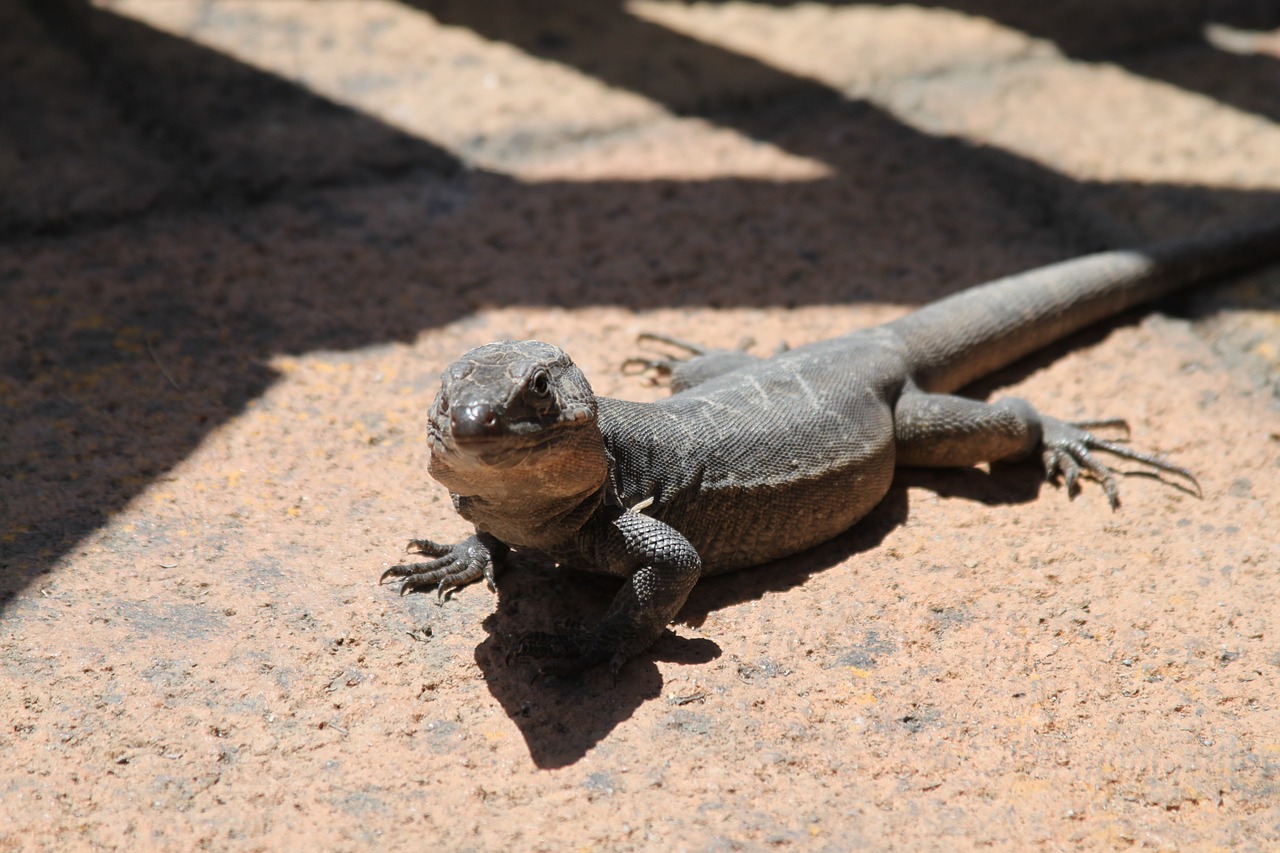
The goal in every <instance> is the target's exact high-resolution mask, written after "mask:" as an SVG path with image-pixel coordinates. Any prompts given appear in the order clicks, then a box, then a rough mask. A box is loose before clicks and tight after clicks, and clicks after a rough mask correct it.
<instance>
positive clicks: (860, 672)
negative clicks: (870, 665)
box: [847, 666, 871, 678]
mask: <svg viewBox="0 0 1280 853" xmlns="http://www.w3.org/2000/svg"><path fill="white" fill-rule="evenodd" d="M847 671H848V673H849V674H850V675H852V676H853V677H854V678H870V677H871V670H869V669H862V668H860V667H856V666H851V667H847Z"/></svg>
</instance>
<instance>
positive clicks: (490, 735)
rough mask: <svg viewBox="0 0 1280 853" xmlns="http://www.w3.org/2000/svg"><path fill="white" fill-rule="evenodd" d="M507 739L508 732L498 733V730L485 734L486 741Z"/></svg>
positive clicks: (491, 730)
mask: <svg viewBox="0 0 1280 853" xmlns="http://www.w3.org/2000/svg"><path fill="white" fill-rule="evenodd" d="M506 737H507V733H506V732H503V731H498V730H497V729H490V730H489V731H487V732H485V733H484V738H485V740H489V741H496V740H504V739H506Z"/></svg>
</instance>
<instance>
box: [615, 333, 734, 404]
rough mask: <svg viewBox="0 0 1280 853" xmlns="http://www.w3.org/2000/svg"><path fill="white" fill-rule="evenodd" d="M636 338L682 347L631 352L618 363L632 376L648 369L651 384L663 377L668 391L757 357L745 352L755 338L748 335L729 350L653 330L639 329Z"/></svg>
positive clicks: (713, 375) (707, 377)
mask: <svg viewBox="0 0 1280 853" xmlns="http://www.w3.org/2000/svg"><path fill="white" fill-rule="evenodd" d="M638 339H639V340H641V341H652V342H655V343H660V344H666V345H667V346H669V347H673V348H675V349H677V350H683V351H684V354H683V355H667V356H662V357H657V358H648V357H645V356H633V357H631V358H628V359H627V360H626V361H624V362H623V363H622V372H623V373H625V374H628V375H632V376H634V375H637V374H642V373H647V372H650V371H652V372H653V374H654V377H653V378H652V380H651V381H652V382H653V383H654V384H656V383H657V382H658V381H660V380H661V379H663V378H666V379H668V380H669V383H670V386H671V390H672V392H678V391H683V390H685V389H688V388H692V387H693V386H695V385H699V384H701V383H703V382H706V381H707V380H708V379H714V378H715V377H717V376H720V375H721V374H724V373H728V372H730V371H732V370H737V369H738V368H739V367H743V366H745V365H748V364H753V363H755V362H757V361H759V358H758V357H757V356H754V355H751V354H750V353H749V352H747V350H748V349H750V348H751V347H752V346H753V345H754V344H755V341H753V340H752V339H750V338H746V339H744V340H743V341H742V343H741V344H739V345H738V348H737V349H731V350H730V349H710V348H708V347H703V346H698V345H697V344H691V343H689V342H688V341H683V340H681V339H679V338H673V337H669V336H667V335H659V334H655V333H653V332H643V333H641V334H640V335H639V336H638Z"/></svg>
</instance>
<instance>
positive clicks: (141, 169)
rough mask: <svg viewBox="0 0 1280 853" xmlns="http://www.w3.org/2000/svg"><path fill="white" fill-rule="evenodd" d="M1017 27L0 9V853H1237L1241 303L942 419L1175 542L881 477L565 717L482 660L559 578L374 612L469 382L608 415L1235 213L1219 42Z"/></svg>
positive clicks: (1276, 595) (1253, 445)
mask: <svg viewBox="0 0 1280 853" xmlns="http://www.w3.org/2000/svg"><path fill="white" fill-rule="evenodd" d="M1048 5H1050V6H1053V7H1054V8H1053V10H1051V11H1043V12H1037V11H1034V9H1035V8H1036V6H1035V4H1025V3H1017V2H1001V0H955V2H950V3H936V4H929V5H922V6H904V5H897V4H887V3H884V4H881V3H867V4H856V5H823V4H813V3H804V4H794V5H792V4H752V3H736V2H735V3H714V4H712V3H705V4H683V3H674V2H658V0H633V2H630V3H625V4H623V3H611V2H607V0H606V2H601V0H564V2H554V3H539V4H528V3H517V2H506V1H505V0H504V2H498V3H484V4H481V3H467V2H444V0H399V1H397V0H328V2H324V3H315V2H306V1H305V0H272V2H270V3H264V2H252V0H99V2H97V3H96V5H94V6H89V5H86V4H84V3H83V2H82V0H28V2H27V3H25V4H22V3H11V4H3V5H0V56H2V57H3V60H0V62H2V65H0V80H2V81H3V82H0V112H3V114H4V115H5V119H4V121H3V122H0V186H3V188H4V189H3V192H0V282H2V283H3V288H4V293H5V300H4V304H5V311H4V319H3V327H2V329H3V330H2V331H0V436H3V440H2V441H0V472H3V476H2V477H0V499H2V501H0V507H2V508H3V518H2V519H0V520H2V522H3V530H2V531H0V555H2V559H0V595H2V596H3V598H2V599H0V608H2V611H0V703H2V704H3V706H4V707H5V708H7V709H8V710H7V712H6V720H5V725H4V727H3V728H2V729H0V757H2V758H3V766H4V768H5V769H4V770H3V771H0V849H2V850H10V849H13V850H17V849H48V850H55V849H56V850H66V849H76V848H82V847H85V848H88V847H92V848H99V849H127V850H140V849H172V850H181V849H196V848H200V849H215V850H282V849H303V848H306V849H322V850H364V849H378V850H401V849H404V850H418V849H424V848H427V847H430V848H432V849H449V850H466V849H474V850H492V849H500V848H505V849H533V850H564V849H578V850H596V849H598V850H632V849H634V850H644V849H684V850H721V849H748V850H750V849H762V848H773V849H777V848H791V849H816V850H848V849H853V848H865V849H946V850H955V849H971V848H976V847H986V848H995V849H1007V850H1026V849H1076V848H1085V849H1110V848H1115V849H1123V848H1128V847H1134V848H1142V849H1169V850H1174V849H1234V850H1250V849H1256V850H1267V849H1275V848H1276V847H1277V846H1280V806H1278V805H1277V804H1278V803H1280V698H1278V697H1280V545H1278V544H1277V534H1276V524H1277V522H1276V519H1278V518H1280V402H1278V399H1280V397H1278V395H1280V390H1278V386H1277V380H1276V376H1277V374H1278V373H1280V321H1277V313H1276V312H1277V309H1278V308H1280V295H1278V294H1280V269H1272V270H1270V271H1264V272H1259V273H1255V274H1252V275H1249V276H1246V277H1244V278H1242V279H1240V280H1238V281H1235V282H1231V283H1227V284H1224V285H1223V286H1220V287H1216V288H1214V289H1212V290H1207V291H1205V292H1203V293H1198V294H1195V295H1194V296H1191V297H1187V298H1184V299H1179V300H1176V301H1172V302H1170V303H1168V304H1165V305H1161V306H1157V307H1156V308H1155V309H1153V310H1152V311H1151V312H1144V313H1142V314H1137V315H1134V316H1132V317H1128V318H1123V319H1122V320H1121V321H1119V322H1117V323H1115V324H1112V325H1110V326H1108V327H1106V328H1103V329H1098V330H1093V331H1091V332H1089V333H1087V334H1085V335H1082V336H1079V337H1077V338H1075V339H1073V340H1071V341H1069V342H1066V343H1064V344H1063V345H1062V346H1061V347H1058V348H1056V349H1055V350H1054V351H1053V352H1050V353H1046V354H1044V355H1042V356H1040V357H1037V358H1036V359H1034V360H1032V361H1031V362H1029V363H1025V364H1022V365H1019V366H1017V367H1016V368H1014V369H1011V370H1009V371H1006V372H1005V373H1003V374H1002V375H1000V376H997V377H993V378H992V379H991V380H989V381H988V382H985V383H983V385H982V387H980V388H977V389H974V393H977V394H981V395H988V396H999V395H1003V394H1017V395H1019V396H1024V397H1027V398H1029V399H1031V400H1033V401H1034V402H1035V403H1036V405H1037V406H1039V407H1040V408H1042V409H1043V410H1045V411H1047V412H1050V413H1054V414H1060V415H1066V416H1071V417H1075V416H1080V417H1092V416H1124V417H1126V418H1129V419H1130V421H1131V423H1132V426H1133V434H1134V439H1135V441H1136V442H1138V443H1140V444H1142V445H1145V446H1150V447H1154V448H1156V449H1158V450H1160V451H1162V452H1165V453H1167V454H1169V455H1170V456H1171V457H1173V458H1174V459H1176V460H1177V461H1178V462H1179V463H1181V464H1184V465H1187V466H1188V467H1190V468H1191V469H1193V470H1195V471H1196V472H1197V473H1198V474H1199V476H1200V478H1201V482H1202V483H1203V485H1204V498H1203V499H1202V500H1201V499H1196V498H1195V497H1194V496H1191V495H1188V494H1186V493H1184V492H1182V491H1179V490H1178V489H1176V488H1173V487H1171V486H1169V485H1167V484H1162V483H1160V482H1158V481H1155V480H1152V479H1149V478H1141V477H1130V478H1126V479H1125V480H1124V482H1123V483H1122V490H1123V491H1122V495H1123V500H1124V505H1123V507H1122V508H1121V510H1120V511H1119V512H1116V513H1114V514H1113V513H1111V512H1110V511H1109V510H1108V508H1107V504H1106V501H1105V500H1104V498H1103V496H1102V494H1101V492H1100V490H1099V489H1098V488H1097V487H1095V486H1091V484H1086V486H1085V489H1084V494H1082V495H1081V496H1080V497H1079V499H1077V500H1075V501H1068V500H1067V499H1066V497H1065V496H1064V495H1063V494H1061V493H1060V490H1057V489H1054V488H1053V487H1051V486H1046V485H1043V484H1041V483H1040V482H1039V480H1038V476H1037V474H1036V472H1035V471H1034V470H1032V469H1031V468H1024V467H1005V466H998V467H997V468H996V469H995V470H994V471H991V472H987V471H977V470H975V471H965V472H952V473H934V472H917V473H912V474H910V475H908V476H903V477H901V478H900V482H899V484H898V485H897V486H896V487H895V489H894V491H893V492H892V493H891V495H890V498H889V499H888V500H887V501H886V502H885V503H884V504H883V505H882V506H881V507H880V508H879V509H878V510H877V511H876V512H875V513H874V514H873V516H872V517H870V518H869V519H867V521H866V522H865V523H864V524H862V525H861V526H860V527H858V528H857V529H855V530H854V531H852V532H851V533H849V534H848V535H847V536H845V537H844V538H842V539H840V540H837V541H836V542H833V543H830V544H829V545H827V546H825V547H822V548H820V549H818V550H816V551H815V552H813V553H810V554H806V555H803V556H800V557H798V558H795V559H791V560H786V561H783V562H780V563H777V564H773V565H770V566H766V567H762V568H759V569H755V570H751V571H747V572H742V573H739V574H737V575H730V576H726V577H723V578H718V579H715V580H713V581H709V582H707V583H705V584H703V585H702V586H700V587H699V589H698V590H696V591H695V593H694V596H693V599H692V600H691V603H690V604H689V606H688V607H687V608H686V611H685V613H684V614H683V615H682V618H681V621H680V622H679V623H677V624H676V625H675V626H673V628H672V631H671V634H670V635H669V636H668V637H666V638H664V639H663V640H661V641H660V642H659V643H658V645H657V646H656V647H655V649H654V650H653V653H652V654H651V655H650V656H647V657H642V658H640V659H637V660H635V661H633V662H632V663H630V664H629V665H628V666H627V667H626V669H625V670H624V671H623V673H622V677H621V679H620V680H619V682H618V683H617V684H614V683H612V681H611V680H610V679H609V677H608V675H607V673H604V672H595V673H591V674H589V675H587V676H586V677H585V678H583V679H581V680H579V681H573V682H555V681H538V682H534V683H530V676H531V674H532V670H531V669H529V668H528V667H527V666H525V665H522V664H519V663H517V664H512V665H508V664H507V663H506V662H505V660H504V658H505V647H504V638H505V637H506V636H507V635H508V634H510V633H513V632H517V631H520V630H524V629H537V628H546V627H550V626H551V625H553V624H554V622H555V621H556V620H557V619H560V618H563V617H567V616H573V615H575V614H588V615H589V614H592V613H597V612H599V611H600V610H601V609H602V608H603V605H604V603H605V602H607V601H608V599H609V597H610V595H611V591H612V586H611V583H610V581H608V580H607V579H601V578H595V577H583V576H577V575H566V574H564V573H559V572H557V571H555V570H554V569H553V568H551V567H548V566H544V565H539V564H537V563H535V562H532V561H524V562H522V563H520V564H518V565H517V566H515V567H513V568H512V569H511V570H510V571H509V572H507V573H506V574H504V575H503V576H502V577H501V578H500V584H499V588H500V589H499V594H498V595H497V597H496V599H495V597H494V596H493V595H492V594H490V593H489V592H488V591H487V590H485V589H483V587H481V586H473V587H469V588H467V589H464V590H462V591H460V592H458V593H457V594H456V595H455V596H454V597H453V598H452V599H451V600H449V601H447V602H446V603H445V604H444V605H443V606H439V607H438V606H436V604H435V602H434V599H433V598H432V597H431V596H426V595H416V596H408V597H405V598H399V597H397V596H396V594H395V591H394V589H393V588H391V587H382V588H380V587H378V586H377V585H376V579H377V577H378V575H379V574H380V573H381V571H382V570H383V568H385V567H386V566H387V565H390V564H391V563H393V562H395V561H397V560H399V559H400V550H401V548H402V547H403V544H404V541H405V540H406V539H408V538H409V537H410V536H413V535H431V536H433V537H435V538H449V537H457V536H460V535H462V534H463V533H464V532H466V529H465V526H464V524H463V522H461V520H460V519H458V518H457V517H456V516H455V515H454V513H453V512H452V509H451V506H450V503H449V500H448V496H447V494H446V493H445V492H444V491H443V489H442V488H441V487H439V486H438V485H437V484H436V483H434V482H433V481H431V480H430V479H429V478H428V477H427V476H426V473H425V472H426V465H427V457H428V453H427V446H426V443H425V438H424V435H423V431H422V424H423V417H424V413H425V409H426V407H427V405H428V404H429V402H430V398H431V396H432V394H433V393H434V388H435V384H436V377H437V375H438V373H439V371H440V370H441V368H442V367H443V366H444V365H446V364H447V363H448V362H449V361H450V360H452V359H453V358H454V357H456V356H457V355H458V354H459V353H461V352H462V351H463V350H465V349H467V348H469V347H471V346H474V345H477V344H480V343H483V342H486V341H490V340H494V339H499V338H505V337H522V338H523V337H536V338H543V339H547V340H551V341H554V342H555V343H557V344H560V345H562V346H564V347H565V348H566V349H567V350H568V351H569V352H571V353H572V354H573V355H574V357H575V359H576V360H577V361H578V362H579V363H580V364H581V365H582V366H583V368H584V369H585V371H586V372H587V375H588V376H589V377H591V378H592V380H593V382H594V383H595V385H596V390H597V392H598V393H601V394H606V395H612V396H625V397H630V398H635V399H645V398H651V397H653V396H656V395H658V394H661V393H662V391H661V389H658V388H652V387H648V386H646V385H645V384H643V383H642V382H640V381H638V380H637V379H636V378H635V377H630V376H624V375H622V374H621V373H620V371H619V365H620V362H621V361H622V359H623V358H624V357H625V356H626V355H629V354H631V353H632V351H633V347H634V343H633V342H634V340H635V336H636V334H637V333H638V332H640V331H644V330H654V331H661V332H666V333H668V334H671V335H676V336H681V337H686V338H692V339H696V340H700V341H703V342H706V343H709V344H715V345H730V346H731V345H734V344H736V343H737V342H738V341H739V340H740V339H741V338H743V337H746V336H750V337H752V338H754V339H755V340H756V341H757V346H758V347H759V348H761V349H765V350H767V349H772V348H773V347H775V346H776V345H778V344H779V343H781V342H791V343H799V342H804V341H808V340H813V339H816V338H820V337H825V336H829V335H832V334H836V333H839V332H841V331H844V330H847V329H851V328H855V327H859V326H865V325H869V324H873V323H877V322H881V321H884V320H886V319H889V318H892V317H895V316H898V315H899V314H901V313H902V312H904V311H907V310H910V309H911V308H912V307H914V306H916V305H919V304H921V303H923V302H926V301H929V300H931V299H935V298H937V297H939V296H942V295H945V294H947V293H950V292H953V291H954V290H957V289H959V288H962V287H964V286H967V285H969V284H974V283H977V282H980V281H983V280H986V279H989V278H992V277H995V276H998V275H1001V274H1004V273H1009V272H1013V271H1017V270H1021V269H1025V268H1027V267H1031V266H1034V265H1038V264H1041V263H1045V262H1048V261H1052V260H1056V259H1059V258H1063V257H1067V256H1071V255H1075V254H1079V253H1082V252H1085V251H1089V250H1092V249H1094V248H1098V247H1101V246H1109V245H1116V244H1126V243H1130V242H1133V241H1137V240H1141V239H1145V238H1147V237H1153V236H1164V235H1173V234H1178V233H1186V232H1190V231H1194V230H1196V229H1199V228H1206V227H1210V226H1212V225H1214V224H1217V223H1226V222H1232V221H1237V220H1239V219H1242V218H1244V217H1248V216H1253V215H1260V214H1263V213H1265V212H1267V211H1270V212H1272V214H1274V211H1275V210H1276V209H1277V207H1280V35H1278V34H1277V31H1276V30H1275V28H1276V27H1277V26H1280V20H1276V19H1275V17H1274V16H1273V17H1272V18H1271V19H1270V20H1268V19H1267V18H1266V16H1265V15H1262V14H1261V12H1263V11H1265V9H1266V7H1267V6H1268V4H1250V3H1244V2H1241V3H1234V2H1215V1H1214V0H1204V2H1183V3H1174V4H1170V3H1168V2H1166V1H1165V0H1161V2H1156V0H1117V2H1113V3H1109V4H1100V3H1080V2H1078V3H1063V4H1048ZM1251 14H1252V17H1250V15H1251ZM797 523H803V520H800V519H798V520H797Z"/></svg>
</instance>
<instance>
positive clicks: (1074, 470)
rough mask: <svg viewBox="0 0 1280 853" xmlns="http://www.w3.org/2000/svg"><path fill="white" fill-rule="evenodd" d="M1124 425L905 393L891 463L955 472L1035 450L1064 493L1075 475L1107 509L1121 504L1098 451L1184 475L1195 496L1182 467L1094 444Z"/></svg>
mask: <svg viewBox="0 0 1280 853" xmlns="http://www.w3.org/2000/svg"><path fill="white" fill-rule="evenodd" d="M1102 426H1108V427H1124V428H1125V429H1127V425H1126V424H1125V423H1124V421H1120V420H1107V421H1089V422H1076V423H1073V422H1069V421H1061V420H1058V419H1057V418H1052V417H1049V416H1048V415H1043V414H1041V413H1039V412H1037V411H1036V410H1035V409H1034V408H1033V407H1032V406H1031V404H1030V403H1028V402H1026V401H1025V400H1019V399H1017V398H1013V397H1010V398H1006V399H1004V400H999V401H997V402H995V403H983V402H980V401H978V400H970V399H968V398H966V397H955V396H952V395H950V394H926V393H924V392H923V391H919V390H915V389H912V388H908V389H907V390H905V391H903V393H902V396H901V397H899V399H898V403H897V405H896V406H895V407H894V438H895V440H896V443H897V464H899V465H903V466H912V467H958V466H969V465H976V464H977V463H979V462H994V461H998V460H1020V459H1026V458H1028V457H1030V456H1032V455H1033V454H1036V453H1037V452H1038V453H1039V455H1040V458H1041V460H1042V462H1043V463H1044V469H1045V475H1046V477H1048V478H1049V479H1050V480H1056V479H1057V478H1058V477H1061V478H1062V479H1063V481H1064V482H1065V485H1066V487H1067V493H1068V494H1069V495H1072V496H1074V495H1075V494H1076V493H1077V492H1078V491H1079V480H1080V476H1081V474H1086V475H1088V476H1090V477H1092V478H1093V479H1095V480H1097V481H1098V482H1100V483H1101V484H1102V487H1103V490H1104V491H1105V492H1106V494H1107V501H1108V502H1109V503H1110V504H1111V507H1112V509H1114V508H1116V507H1117V506H1119V504H1120V491H1119V487H1118V486H1117V484H1116V478H1115V473H1114V472H1113V471H1112V469H1111V468H1109V467H1108V466H1107V465H1106V464H1104V463H1103V462H1102V461H1101V460H1099V459H1098V458H1097V457H1096V456H1095V455H1094V453H1093V451H1095V450H1103V451H1106V452H1108V453H1111V454H1114V455H1116V456H1120V457H1122V458H1124V459H1132V460H1134V461H1135V462H1141V463H1143V464H1145V465H1150V466H1151V467H1152V468H1155V469H1157V470H1159V471H1165V472H1167V473H1170V474H1174V475H1176V476H1179V477H1182V478H1183V479H1185V480H1187V481H1188V482H1189V483H1191V484H1192V485H1193V486H1194V487H1195V489H1196V492H1197V493H1198V492H1199V490H1200V484H1199V483H1197V482H1196V478H1195V476H1194V475H1193V474H1192V473H1191V472H1190V471H1188V470H1187V469H1186V468H1182V467H1180V466H1178V465H1173V464H1171V463H1169V462H1165V461H1164V460H1162V459H1160V458H1159V457H1157V456H1155V455H1154V454H1150V453H1143V452H1141V451H1137V450H1133V449H1131V448H1129V447H1126V446H1125V445H1123V444H1119V443H1117V442H1114V441H1106V440H1104V439H1101V438H1098V437H1097V436H1095V435H1094V434H1093V433H1091V432H1090V431H1089V430H1090V428H1097V427H1102Z"/></svg>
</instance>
